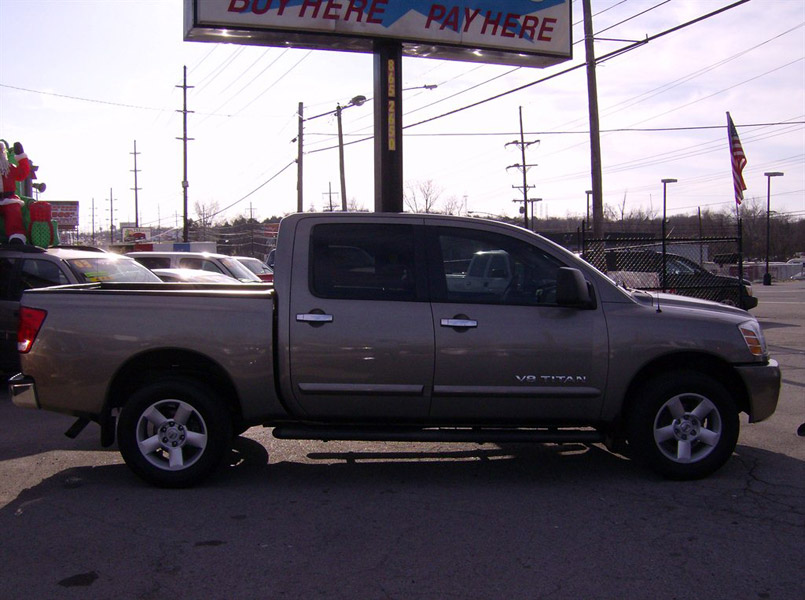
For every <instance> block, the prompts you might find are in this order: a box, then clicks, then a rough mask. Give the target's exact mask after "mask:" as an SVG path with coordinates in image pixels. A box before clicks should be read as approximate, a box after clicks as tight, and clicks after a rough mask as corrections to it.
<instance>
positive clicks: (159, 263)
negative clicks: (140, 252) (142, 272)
mask: <svg viewBox="0 0 805 600" xmlns="http://www.w3.org/2000/svg"><path fill="white" fill-rule="evenodd" d="M134 260H136V261H137V262H138V263H140V264H141V265H143V266H144V267H148V268H149V269H169V268H170V266H171V259H170V258H167V257H164V256H138V257H137V258H135V259H134Z"/></svg>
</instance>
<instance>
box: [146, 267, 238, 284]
mask: <svg viewBox="0 0 805 600" xmlns="http://www.w3.org/2000/svg"><path fill="white" fill-rule="evenodd" d="M151 272H152V273H153V274H154V275H156V276H157V277H159V278H160V279H161V280H162V281H167V282H171V283H237V284H239V283H241V282H240V281H239V280H237V279H235V278H234V277H230V276H229V275H224V274H223V273H214V272H212V271H202V270H201V269H151Z"/></svg>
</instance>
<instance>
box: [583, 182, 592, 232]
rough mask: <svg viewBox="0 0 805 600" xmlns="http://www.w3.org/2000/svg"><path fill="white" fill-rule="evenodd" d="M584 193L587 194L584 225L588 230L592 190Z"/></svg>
mask: <svg viewBox="0 0 805 600" xmlns="http://www.w3.org/2000/svg"><path fill="white" fill-rule="evenodd" d="M584 193H585V194H587V221H586V223H587V228H588V229H589V228H590V194H592V193H593V191H592V190H587V191H586V192H584Z"/></svg>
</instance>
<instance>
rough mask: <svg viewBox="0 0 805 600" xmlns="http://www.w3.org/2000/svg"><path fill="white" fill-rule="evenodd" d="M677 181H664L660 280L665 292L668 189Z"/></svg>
mask: <svg viewBox="0 0 805 600" xmlns="http://www.w3.org/2000/svg"><path fill="white" fill-rule="evenodd" d="M676 182H677V180H676V179H663V180H662V273H661V275H660V278H661V280H662V291H663V292H665V287H666V286H665V282H666V277H667V275H666V273H665V221H666V220H667V219H666V214H667V213H666V197H667V193H666V187H667V186H668V184H669V183H676Z"/></svg>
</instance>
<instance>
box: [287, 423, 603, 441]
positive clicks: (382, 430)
mask: <svg viewBox="0 0 805 600" xmlns="http://www.w3.org/2000/svg"><path fill="white" fill-rule="evenodd" d="M272 433H273V435H274V437H275V438H279V439H282V440H322V441H325V442H329V441H336V440H338V441H356V442H476V443H513V442H536V443H542V444H564V443H585V444H594V443H599V442H603V441H604V438H605V435H604V433H602V432H600V431H596V430H595V429H557V428H539V429H528V428H510V429H506V428H483V427H473V428H459V427H450V428H448V427H427V428H425V427H371V426H365V427H360V426H355V425H352V426H341V427H339V426H333V425H296V424H294V425H278V426H276V427H274V430H273V432H272Z"/></svg>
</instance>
